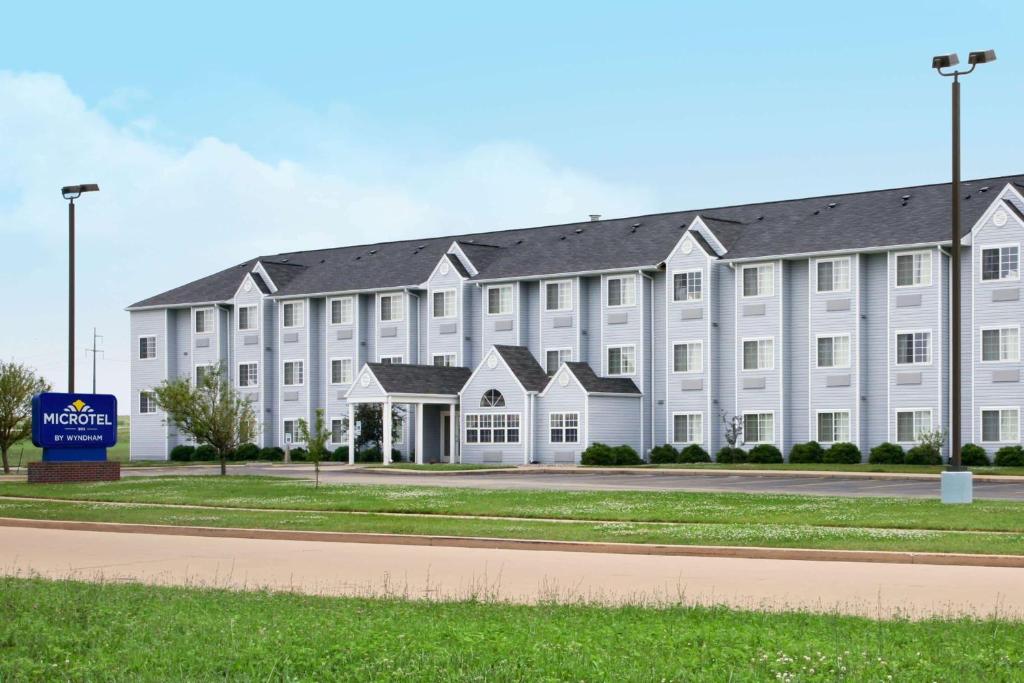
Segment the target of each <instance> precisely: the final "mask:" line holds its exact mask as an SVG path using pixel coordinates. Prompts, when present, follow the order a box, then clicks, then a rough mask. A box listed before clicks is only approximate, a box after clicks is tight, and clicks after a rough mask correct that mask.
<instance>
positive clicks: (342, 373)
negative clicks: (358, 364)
mask: <svg viewBox="0 0 1024 683" xmlns="http://www.w3.org/2000/svg"><path fill="white" fill-rule="evenodd" d="M351 383H352V359H351V358H332V359H331V384H351Z"/></svg>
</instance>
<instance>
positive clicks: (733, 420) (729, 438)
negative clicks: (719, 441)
mask: <svg viewBox="0 0 1024 683" xmlns="http://www.w3.org/2000/svg"><path fill="white" fill-rule="evenodd" d="M719 417H720V418H721V420H722V424H724V425H725V433H724V434H723V436H724V437H725V443H727V444H728V445H729V448H736V444H737V443H738V442H739V440H740V437H741V436H743V418H742V417H741V416H739V415H733V416H732V417H729V413H727V412H725V410H721V411H719Z"/></svg>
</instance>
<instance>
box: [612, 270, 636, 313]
mask: <svg viewBox="0 0 1024 683" xmlns="http://www.w3.org/2000/svg"><path fill="white" fill-rule="evenodd" d="M634 304H636V276H635V275H623V276H620V277H610V278H608V305H609V306H633V305H634Z"/></svg>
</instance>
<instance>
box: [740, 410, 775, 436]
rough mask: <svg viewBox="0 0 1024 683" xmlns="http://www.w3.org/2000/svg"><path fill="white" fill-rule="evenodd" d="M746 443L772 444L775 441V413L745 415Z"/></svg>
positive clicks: (744, 434) (744, 431)
mask: <svg viewBox="0 0 1024 683" xmlns="http://www.w3.org/2000/svg"><path fill="white" fill-rule="evenodd" d="M743 441H744V443H772V442H773V441H775V414H774V413H745V414H744V415H743Z"/></svg>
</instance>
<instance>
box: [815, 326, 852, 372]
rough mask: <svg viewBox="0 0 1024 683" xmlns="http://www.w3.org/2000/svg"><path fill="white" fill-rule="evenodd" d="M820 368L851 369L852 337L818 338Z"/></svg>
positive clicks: (840, 335)
mask: <svg viewBox="0 0 1024 683" xmlns="http://www.w3.org/2000/svg"><path fill="white" fill-rule="evenodd" d="M818 367H819V368H848V367H850V335H848V334H838V335H829V336H823V337H818Z"/></svg>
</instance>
